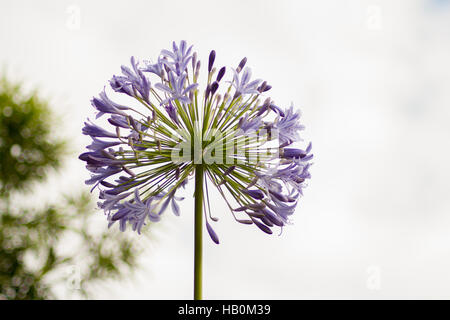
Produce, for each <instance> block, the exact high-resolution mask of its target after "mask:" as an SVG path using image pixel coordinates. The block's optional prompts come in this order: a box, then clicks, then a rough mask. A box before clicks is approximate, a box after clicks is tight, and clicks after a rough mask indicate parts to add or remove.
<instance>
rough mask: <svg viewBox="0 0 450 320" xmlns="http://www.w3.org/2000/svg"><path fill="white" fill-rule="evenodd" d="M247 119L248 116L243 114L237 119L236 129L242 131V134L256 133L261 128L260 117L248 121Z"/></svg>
mask: <svg viewBox="0 0 450 320" xmlns="http://www.w3.org/2000/svg"><path fill="white" fill-rule="evenodd" d="M248 118H249V116H248V114H245V115H244V116H243V117H242V118H240V119H239V122H238V127H239V128H240V129H242V131H243V133H244V134H246V133H248V132H254V131H258V130H259V128H261V126H262V125H263V121H262V119H261V117H255V118H253V119H250V120H249V119H248Z"/></svg>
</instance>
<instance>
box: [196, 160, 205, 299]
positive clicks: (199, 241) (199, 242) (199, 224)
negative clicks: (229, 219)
mask: <svg viewBox="0 0 450 320" xmlns="http://www.w3.org/2000/svg"><path fill="white" fill-rule="evenodd" d="M203 179H204V173H203V165H201V164H199V165H197V166H196V167H195V191H194V203H195V205H194V211H195V216H194V219H195V222H194V300H201V299H202V271H203V268H202V267H203V265H202V264H203V261H202V260H203Z"/></svg>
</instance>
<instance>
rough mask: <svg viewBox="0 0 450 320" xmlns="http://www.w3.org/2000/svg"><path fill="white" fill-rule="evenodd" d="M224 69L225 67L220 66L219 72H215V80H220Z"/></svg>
mask: <svg viewBox="0 0 450 320" xmlns="http://www.w3.org/2000/svg"><path fill="white" fill-rule="evenodd" d="M225 71H226V68H225V67H222V68H220V70H219V73H218V74H217V78H216V81H217V82H219V81H220V80H222V78H223V76H224V75H225Z"/></svg>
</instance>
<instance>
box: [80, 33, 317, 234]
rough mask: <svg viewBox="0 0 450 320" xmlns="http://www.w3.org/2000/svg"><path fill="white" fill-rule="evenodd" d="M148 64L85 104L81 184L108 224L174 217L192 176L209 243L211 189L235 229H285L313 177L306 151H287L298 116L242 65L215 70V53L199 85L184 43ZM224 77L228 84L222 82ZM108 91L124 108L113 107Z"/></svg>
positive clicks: (128, 70)
mask: <svg viewBox="0 0 450 320" xmlns="http://www.w3.org/2000/svg"><path fill="white" fill-rule="evenodd" d="M153 61H156V63H150V62H144V63H142V64H140V63H139V62H138V61H137V60H136V59H135V58H134V57H132V58H131V66H130V67H128V66H122V67H121V73H122V74H121V75H115V76H113V77H112V79H111V80H110V82H109V84H110V87H111V89H112V91H113V92H112V93H111V94H107V93H106V90H105V89H104V90H102V91H101V92H100V94H99V96H98V97H94V98H93V99H92V100H91V104H92V106H93V107H94V108H95V110H96V112H97V113H96V120H95V121H96V123H94V122H92V121H91V120H88V121H86V122H85V126H84V128H83V130H82V132H83V134H85V135H88V136H90V137H91V138H92V142H91V143H90V144H89V145H88V146H87V149H88V151H87V152H84V153H83V154H81V155H80V157H79V158H80V159H81V160H83V161H85V162H86V168H87V169H88V170H89V171H90V173H91V178H90V179H87V180H86V184H88V185H91V186H93V189H95V188H98V189H99V201H98V206H99V208H101V209H103V210H104V212H105V214H106V215H107V217H108V221H109V225H110V226H111V225H113V224H115V223H116V222H117V223H118V224H119V225H120V230H122V231H125V230H126V228H127V225H131V228H132V229H133V230H135V231H137V232H139V233H140V232H141V230H142V228H143V226H144V225H146V224H148V223H155V222H158V221H159V220H160V219H161V217H162V215H163V213H164V212H165V211H166V210H167V208H170V209H171V211H173V213H174V214H175V215H179V214H180V206H179V204H178V202H179V201H181V200H183V198H182V197H179V196H178V192H179V190H180V188H184V186H185V185H186V184H187V183H188V181H189V180H190V179H191V178H192V176H193V173H194V172H195V171H197V170H199V169H201V172H202V179H203V182H204V183H202V186H203V188H204V194H206V197H205V198H206V202H207V203H205V204H204V205H203V210H204V215H205V219H206V229H207V231H208V233H209V235H210V236H211V239H212V240H213V241H214V242H215V243H219V237H218V235H217V234H216V232H215V231H214V229H213V223H212V222H216V221H217V219H216V218H214V217H212V214H211V210H210V208H211V206H210V203H209V198H210V197H209V192H210V191H212V190H216V191H217V192H218V193H219V194H220V195H221V196H222V197H223V199H224V202H225V204H226V205H227V206H228V208H229V209H230V212H231V214H232V215H233V217H234V218H235V219H236V221H238V222H240V223H243V224H247V225H255V226H256V227H257V228H259V229H261V230H262V231H264V232H266V233H272V228H274V227H283V226H285V225H286V224H289V223H290V217H291V216H292V214H293V213H294V211H295V208H296V206H297V204H298V202H299V199H300V197H301V196H302V195H303V188H304V187H305V186H306V180H307V179H310V178H311V175H310V173H309V169H310V166H311V160H312V157H313V156H312V154H311V144H308V145H307V146H306V148H301V147H299V146H295V145H294V144H295V143H298V142H301V141H302V140H301V138H300V135H299V133H300V131H301V130H303V129H304V127H303V125H302V124H300V112H299V111H298V110H296V109H295V108H294V107H293V106H292V105H291V106H289V107H288V108H283V107H281V106H280V105H279V104H275V102H274V101H273V100H272V99H271V98H269V97H266V96H265V95H266V92H267V91H269V90H270V89H271V86H270V85H269V84H268V83H267V81H262V80H259V79H256V80H255V79H252V72H251V69H250V68H249V67H248V66H246V64H247V58H243V59H242V60H241V61H240V63H239V64H238V67H237V68H236V69H233V68H227V67H225V66H222V67H220V68H217V69H216V67H214V63H215V62H216V52H215V51H214V50H212V51H211V52H210V54H209V57H208V63H207V70H205V72H207V82H206V83H205V84H204V85H203V86H201V85H200V84H199V83H198V78H199V73H200V66H201V63H200V60H199V59H198V56H197V53H196V52H193V50H192V46H188V45H187V43H186V41H181V42H180V43H178V44H177V43H175V42H174V43H173V45H172V49H171V50H162V51H161V53H160V55H159V56H158V57H156V59H155V60H153ZM217 70H218V72H217V74H216V71H217ZM227 70H232V71H233V72H232V74H229V73H228V75H229V76H230V79H228V81H226V80H222V79H223V78H226V76H227ZM114 92H115V93H114ZM112 94H123V95H125V96H128V99H130V103H129V104H126V103H125V104H124V103H121V104H119V103H116V102H114V101H113V100H112V99H111V97H112ZM133 100H134V101H133ZM211 186H213V187H214V188H211Z"/></svg>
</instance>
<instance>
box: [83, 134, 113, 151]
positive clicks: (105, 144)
mask: <svg viewBox="0 0 450 320" xmlns="http://www.w3.org/2000/svg"><path fill="white" fill-rule="evenodd" d="M119 144H120V142H118V141H103V140H100V139H97V138H95V137H92V143H91V144H90V145H88V146H87V147H86V148H87V149H89V150H92V151H98V150H103V149H106V148H111V147H114V146H117V145H119Z"/></svg>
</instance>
